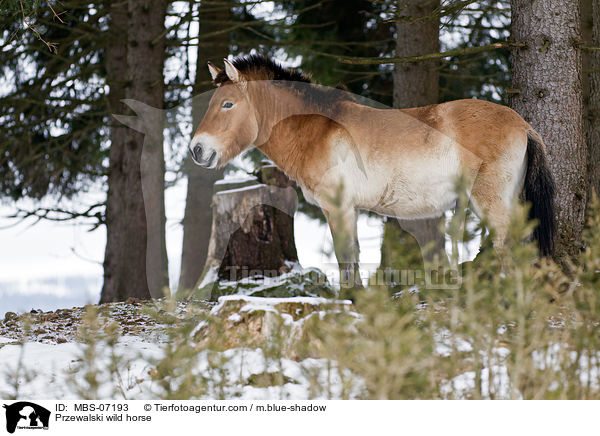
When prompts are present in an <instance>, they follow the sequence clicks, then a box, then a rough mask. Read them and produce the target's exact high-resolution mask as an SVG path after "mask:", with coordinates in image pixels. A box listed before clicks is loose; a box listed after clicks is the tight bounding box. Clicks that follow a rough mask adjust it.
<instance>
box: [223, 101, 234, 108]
mask: <svg viewBox="0 0 600 436" xmlns="http://www.w3.org/2000/svg"><path fill="white" fill-rule="evenodd" d="M232 107H233V103H232V102H230V101H226V102H225V103H223V109H231V108H232Z"/></svg>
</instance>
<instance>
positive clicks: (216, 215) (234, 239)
mask: <svg viewBox="0 0 600 436" xmlns="http://www.w3.org/2000/svg"><path fill="white" fill-rule="evenodd" d="M255 174H256V178H255V179H250V180H244V181H226V180H225V181H220V182H217V183H215V185H214V195H213V201H212V211H213V220H212V230H211V236H210V242H209V247H208V255H207V261H206V265H205V267H204V273H203V278H202V280H201V281H202V283H208V282H215V281H217V280H229V281H236V280H240V279H242V278H245V277H257V276H262V277H275V276H278V275H280V274H283V273H285V272H288V271H289V270H290V263H291V262H297V261H298V254H297V252H296V244H295V242H294V218H293V217H294V212H295V211H296V206H297V196H296V190H295V184H294V182H292V181H290V179H288V178H287V176H286V175H285V174H283V173H282V172H281V171H280V170H279V169H278V168H277V167H276V166H275V165H263V166H262V167H261V168H259V169H258V170H257V171H256V173H255Z"/></svg>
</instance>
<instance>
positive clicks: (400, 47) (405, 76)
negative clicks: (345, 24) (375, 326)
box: [380, 0, 446, 269]
mask: <svg viewBox="0 0 600 436" xmlns="http://www.w3.org/2000/svg"><path fill="white" fill-rule="evenodd" d="M439 3H440V2H439V0H427V1H422V0H409V1H404V0H402V1H399V2H398V9H399V14H400V15H403V16H407V17H411V18H419V17H425V16H429V15H430V14H432V13H433V11H434V10H435V9H436V8H437V7H438V6H439ZM439 25H440V22H439V18H436V19H433V20H424V21H419V22H412V23H411V22H406V21H400V22H398V23H397V24H396V32H397V34H396V56H415V55H422V54H427V53H436V52H439V50H440V43H439ZM438 95H439V62H438V61H437V60H430V61H424V62H415V63H400V64H396V66H395V68H394V107H396V108H408V107H417V106H426V105H429V104H435V103H437V102H438ZM442 224H443V218H432V219H422V220H396V219H388V220H387V222H386V223H385V229H384V236H383V243H382V250H381V252H382V257H381V266H380V267H381V268H382V269H384V268H400V269H402V268H407V267H408V266H409V265H406V264H404V265H399V264H398V263H397V262H398V261H403V262H407V261H408V259H411V262H416V263H421V258H423V259H424V260H427V261H432V260H434V258H435V256H436V255H437V256H439V258H440V259H443V258H445V257H446V255H445V251H444V245H445V236H444V233H443V232H442V231H441V226H442ZM407 232H408V233H410V234H412V235H413V236H414V237H412V236H410V235H409V234H408V233H407ZM426 247H427V248H428V249H427V250H426V251H425V252H424V253H422V251H421V250H422V249H423V248H426ZM421 254H423V256H421ZM394 259H398V260H397V261H395V260H394ZM401 259H402V260H401ZM413 266H415V265H413Z"/></svg>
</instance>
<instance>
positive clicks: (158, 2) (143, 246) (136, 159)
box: [100, 0, 168, 302]
mask: <svg viewBox="0 0 600 436" xmlns="http://www.w3.org/2000/svg"><path fill="white" fill-rule="evenodd" d="M127 6H128V8H127V11H125V14H126V15H125V16H126V17H128V20H127V22H126V23H124V22H123V15H122V13H123V11H118V12H116V11H115V17H119V18H118V23H119V25H123V24H125V26H126V29H127V31H128V38H127V49H126V58H125V59H122V58H119V59H118V60H119V61H120V62H121V63H124V64H125V65H126V68H127V69H126V74H123V75H119V76H118V77H114V78H115V80H117V81H118V80H122V79H123V78H126V80H127V83H128V86H127V87H126V88H125V95H126V97H127V98H129V99H133V100H137V101H141V102H143V103H145V104H147V105H149V106H152V107H154V108H159V109H162V107H163V63H164V53H165V52H164V50H165V47H164V38H159V39H158V40H157V38H158V37H159V36H160V35H161V33H162V32H163V30H164V20H165V13H166V6H167V2H166V1H163V0H151V1H146V0H130V1H129V3H128V5H127ZM117 7H121V8H122V7H123V5H119V6H116V5H115V7H114V8H113V9H116V8H117ZM109 52H110V50H109ZM124 53H125V52H123V50H120V51H118V52H117V53H115V52H113V54H114V56H117V54H119V55H120V56H122V55H123V54H124ZM116 60H117V59H116V58H115V59H113V61H115V63H114V64H113V68H115V69H114V70H113V73H117V72H118V73H119V74H122V73H123V66H117V65H116V64H117V63H118V62H116ZM157 112H158V113H160V111H157ZM149 124H150V126H151V130H150V131H147V132H146V133H145V134H144V133H139V132H134V131H132V130H128V131H127V133H126V134H125V136H126V138H125V139H124V143H120V142H117V144H114V146H115V148H117V147H118V149H115V150H114V151H113V150H112V148H113V144H111V158H112V159H113V160H114V161H112V162H111V176H110V177H109V183H114V184H115V185H114V189H113V188H112V187H111V188H109V199H108V209H109V210H108V211H107V216H109V218H108V219H107V226H108V227H111V228H110V229H109V230H108V232H107V233H108V238H109V239H108V240H107V253H106V256H107V257H108V258H109V260H108V261H107V262H106V265H107V266H108V267H109V272H108V276H105V283H104V287H103V289H102V295H101V297H100V301H101V302H106V301H118V300H125V299H127V298H128V297H137V298H150V297H159V296H162V295H163V291H164V288H165V286H168V275H167V259H166V243H165V208H164V155H163V141H162V139H163V131H162V128H163V123H162V119H161V120H158V122H151V123H149ZM144 135H145V136H144ZM115 255H116V257H114V256H115Z"/></svg>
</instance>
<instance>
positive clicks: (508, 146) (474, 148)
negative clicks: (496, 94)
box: [401, 99, 531, 162]
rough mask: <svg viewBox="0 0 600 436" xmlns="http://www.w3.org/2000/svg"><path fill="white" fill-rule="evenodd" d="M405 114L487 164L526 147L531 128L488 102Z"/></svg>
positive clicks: (458, 102)
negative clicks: (528, 132)
mask: <svg viewBox="0 0 600 436" xmlns="http://www.w3.org/2000/svg"><path fill="white" fill-rule="evenodd" d="M401 112H403V113H405V114H407V115H410V116H412V117H414V118H416V119H417V120H419V121H421V122H423V123H425V124H427V125H428V126H430V127H432V128H433V129H436V130H437V131H439V132H440V133H442V134H443V135H445V136H448V137H450V138H452V139H453V140H454V141H455V142H456V143H457V144H458V145H459V146H460V147H463V148H464V149H465V150H466V151H468V152H470V153H473V154H474V155H476V156H477V157H478V158H479V159H481V160H482V161H484V162H492V161H495V160H497V159H498V158H499V157H501V156H502V155H503V154H504V153H506V152H512V151H513V149H514V148H515V147H517V148H523V149H524V147H525V144H526V134H527V131H528V130H530V129H531V127H530V126H529V124H528V123H527V122H526V121H525V120H524V119H523V118H522V117H521V116H520V115H519V114H517V113H516V112H515V111H514V110H512V109H511V108H509V107H507V106H502V105H499V104H496V103H492V102H489V101H485V100H476V99H468V100H467V99H465V100H454V101H449V102H446V103H440V104H434V105H429V106H424V107H418V108H410V109H402V110H401Z"/></svg>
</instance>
